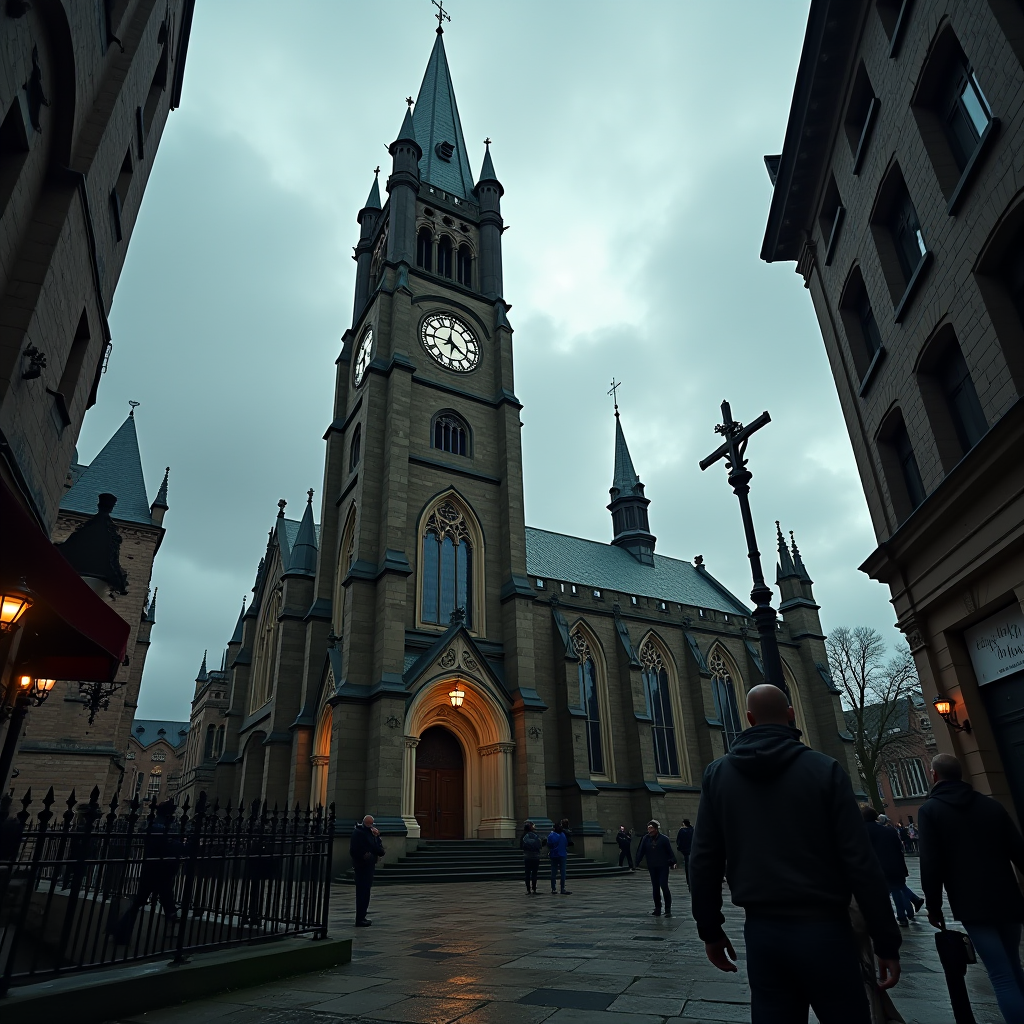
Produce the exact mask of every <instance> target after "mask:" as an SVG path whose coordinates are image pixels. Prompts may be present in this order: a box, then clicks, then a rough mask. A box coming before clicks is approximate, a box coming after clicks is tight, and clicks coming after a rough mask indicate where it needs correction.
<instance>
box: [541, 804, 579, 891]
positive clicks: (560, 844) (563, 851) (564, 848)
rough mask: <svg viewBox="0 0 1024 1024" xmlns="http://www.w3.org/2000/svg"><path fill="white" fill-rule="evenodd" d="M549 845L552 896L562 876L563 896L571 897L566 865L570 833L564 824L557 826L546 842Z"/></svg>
mask: <svg viewBox="0 0 1024 1024" xmlns="http://www.w3.org/2000/svg"><path fill="white" fill-rule="evenodd" d="M545 842H547V844H548V858H549V859H550V861H551V895H552V896H554V895H555V894H556V892H557V891H558V890H557V889H556V888H555V886H556V885H557V884H558V880H559V875H561V882H562V889H561V892H562V895H563V896H571V895H572V891H571V890H569V889H566V887H565V865H566V861H567V860H568V859H569V833H568V831H567V829H566V828H565V824H564V822H561V823H559V824H558V825H556V826H555V827H554V828H553V829H552V830H551V831H550V832H549V833H548V837H547V839H546V840H545Z"/></svg>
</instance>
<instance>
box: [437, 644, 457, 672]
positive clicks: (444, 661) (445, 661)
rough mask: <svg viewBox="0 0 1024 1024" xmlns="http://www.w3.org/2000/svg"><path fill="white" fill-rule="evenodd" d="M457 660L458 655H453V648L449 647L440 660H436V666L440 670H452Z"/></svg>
mask: <svg viewBox="0 0 1024 1024" xmlns="http://www.w3.org/2000/svg"><path fill="white" fill-rule="evenodd" d="M458 660H459V657H458V655H457V654H456V653H455V648H454V647H449V648H448V650H447V651H445V652H444V654H442V655H441V657H440V658H438V659H437V663H438V665H440V666H441V668H454V667H455V664H456V662H457V661H458Z"/></svg>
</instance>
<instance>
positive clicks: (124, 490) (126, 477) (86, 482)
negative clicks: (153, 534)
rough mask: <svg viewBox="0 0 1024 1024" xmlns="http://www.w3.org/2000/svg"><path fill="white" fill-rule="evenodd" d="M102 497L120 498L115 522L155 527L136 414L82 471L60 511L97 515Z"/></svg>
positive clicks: (129, 417) (129, 418)
mask: <svg viewBox="0 0 1024 1024" xmlns="http://www.w3.org/2000/svg"><path fill="white" fill-rule="evenodd" d="M133 412H134V411H133ZM101 494H116V495H117V505H115V506H114V511H113V512H112V513H111V518H112V519H116V520H120V521H122V522H128V523H145V524H147V525H152V523H153V517H152V516H151V515H150V511H149V498H148V496H147V495H146V481H145V478H144V477H143V475H142V457H141V456H140V455H139V437H138V434H137V433H136V432H135V416H134V414H133V413H129V415H128V418H127V419H126V420H125V421H124V423H122V424H121V426H120V427H118V428H117V431H116V432H115V434H114V436H113V437H112V438H111V439H110V440H109V441H108V442H107V443H106V444H105V445H104V446H103V449H102V451H100V453H99V455H97V456H96V458H95V459H93V460H92V462H91V463H90V464H89V465H88V466H85V467H82V472H81V475H80V476H79V477H78V479H77V480H76V481H75V484H74V486H72V487H71V488H70V489H69V490H68V491H67V493H65V495H64V497H63V498H62V499H61V503H60V507H61V508H62V509H64V511H66V512H81V513H83V514H84V515H87V516H91V515H95V514H96V507H97V499H98V498H99V496H100V495H101Z"/></svg>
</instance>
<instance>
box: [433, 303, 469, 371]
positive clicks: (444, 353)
mask: <svg viewBox="0 0 1024 1024" xmlns="http://www.w3.org/2000/svg"><path fill="white" fill-rule="evenodd" d="M420 338H421V339H422V341H423V347H424V348H425V349H426V350H427V353H428V354H429V355H430V357H431V358H432V359H433V360H434V362H436V363H437V364H438V365H440V366H443V367H444V368H445V369H446V370H454V371H455V372H456V373H468V372H469V371H470V370H472V369H475V368H476V365H477V363H479V362H480V343H479V342H478V341H477V340H476V335H475V334H474V333H473V332H472V331H471V330H470V329H469V328H468V327H467V326H466V325H465V324H464V323H463V322H462V321H461V320H460V319H459V318H458V317H455V316H452V314H451V313H431V314H430V316H428V317H427V318H426V319H425V320H424V321H423V326H422V327H420Z"/></svg>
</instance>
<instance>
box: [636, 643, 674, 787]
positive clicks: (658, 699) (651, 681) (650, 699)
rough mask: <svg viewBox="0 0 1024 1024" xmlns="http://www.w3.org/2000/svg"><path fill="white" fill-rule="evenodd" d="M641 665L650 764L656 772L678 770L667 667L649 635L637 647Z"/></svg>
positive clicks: (672, 773) (670, 773)
mask: <svg viewBox="0 0 1024 1024" xmlns="http://www.w3.org/2000/svg"><path fill="white" fill-rule="evenodd" d="M640 664H641V665H642V666H643V680H644V694H645V695H646V697H647V708H648V710H649V711H650V714H651V737H652V739H653V740H654V766H655V769H656V771H657V773H658V775H678V774H679V751H678V747H677V746H676V725H675V718H674V717H673V714H672V694H671V693H670V692H669V677H668V669H667V668H666V667H665V661H664V659H663V658H662V656H661V651H660V650H658V647H657V645H656V644H654V643H653V642H652V641H651V640H650V639H648V640H646V641H645V642H644V645H643V646H642V647H641V648H640Z"/></svg>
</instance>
